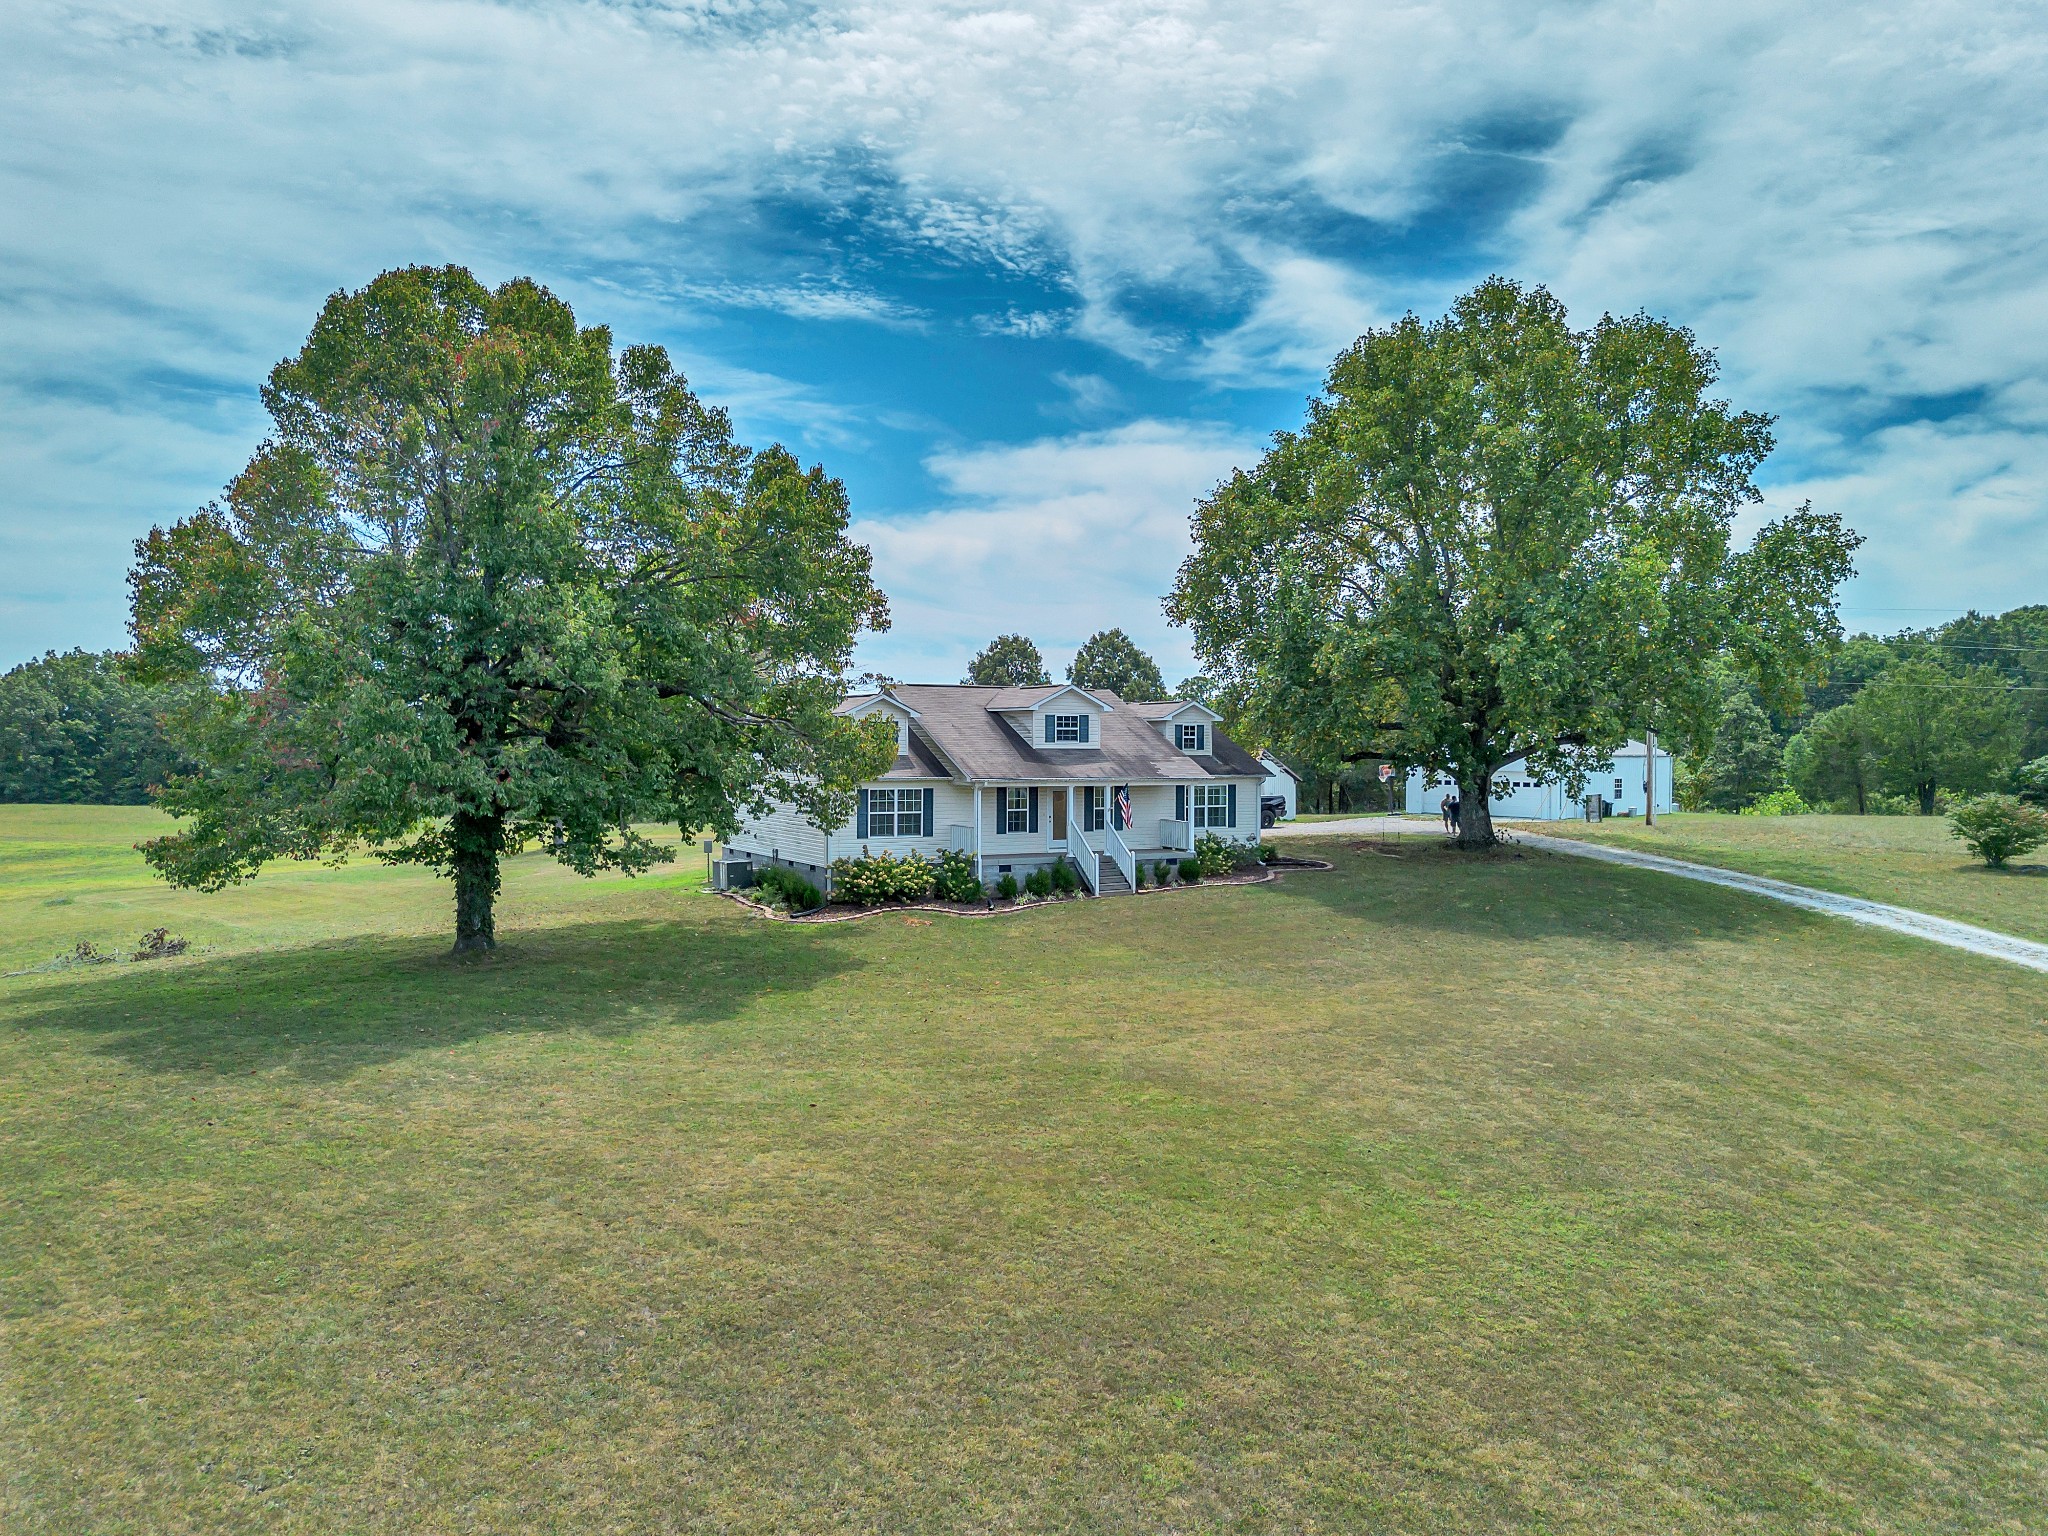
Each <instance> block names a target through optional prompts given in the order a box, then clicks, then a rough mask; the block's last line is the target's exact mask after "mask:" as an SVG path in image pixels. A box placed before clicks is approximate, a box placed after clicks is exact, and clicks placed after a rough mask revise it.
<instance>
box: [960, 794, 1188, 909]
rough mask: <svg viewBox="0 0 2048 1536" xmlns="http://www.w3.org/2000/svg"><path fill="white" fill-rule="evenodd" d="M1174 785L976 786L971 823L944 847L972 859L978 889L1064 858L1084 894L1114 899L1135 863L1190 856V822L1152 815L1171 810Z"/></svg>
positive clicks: (1133, 879) (1133, 876)
mask: <svg viewBox="0 0 2048 1536" xmlns="http://www.w3.org/2000/svg"><path fill="white" fill-rule="evenodd" d="M1175 788H1176V786H1174V785H1171V784H1145V785H1120V786H1119V785H1087V784H1001V785H984V784H977V785H975V786H974V790H973V807H974V819H973V822H972V823H971V824H962V823H954V824H952V825H949V826H948V827H947V828H946V830H945V838H946V846H947V847H948V848H949V849H951V850H953V851H955V852H959V853H967V854H971V855H973V857H974V860H975V873H976V875H977V877H978V878H979V879H980V880H981V881H982V882H983V883H984V884H987V883H989V882H991V881H993V880H996V879H999V878H1000V877H1001V876H1002V875H1004V874H1014V875H1017V876H1018V877H1019V878H1020V879H1021V878H1023V877H1024V876H1025V875H1028V874H1029V873H1030V872H1031V871H1032V870H1035V869H1039V868H1042V867H1044V866H1047V865H1050V864H1052V863H1055V862H1056V861H1058V860H1061V859H1066V860H1069V861H1071V862H1072V863H1073V865H1074V866H1075V868H1076V869H1077V870H1078V871H1079V873H1080V876H1081V882H1082V884H1083V885H1084V886H1085V887H1086V888H1087V890H1088V892H1089V894H1090V895H1095V896H1106V895H1120V894H1123V893H1125V892H1128V891H1130V890H1132V889H1134V888H1135V886H1136V883H1137V866H1138V865H1139V864H1141V863H1142V864H1148V865H1149V864H1153V863H1157V862H1159V861H1161V860H1176V861H1177V860H1180V859H1184V858H1187V857H1188V856H1189V855H1190V854H1192V853H1193V852H1194V847H1195V838H1196V836H1197V835H1198V834H1197V831H1196V828H1195V825H1194V821H1193V819H1192V817H1191V816H1172V815H1160V814H1158V812H1160V811H1161V810H1170V809H1173V808H1174V790H1175ZM1126 806H1128V813H1127V815H1128V824H1125V823H1126V810H1125V807H1126ZM1218 830H1219V831H1222V830H1224V829H1222V828H1219V829H1218Z"/></svg>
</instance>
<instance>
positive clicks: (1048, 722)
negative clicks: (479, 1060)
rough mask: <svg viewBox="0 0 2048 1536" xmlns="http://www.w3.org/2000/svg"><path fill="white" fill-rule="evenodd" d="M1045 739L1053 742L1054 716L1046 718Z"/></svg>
mask: <svg viewBox="0 0 2048 1536" xmlns="http://www.w3.org/2000/svg"><path fill="white" fill-rule="evenodd" d="M1045 739H1046V740H1047V741H1051V740H1052V716H1051V715H1047V716H1046V717H1045Z"/></svg>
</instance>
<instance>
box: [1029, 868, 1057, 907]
mask: <svg viewBox="0 0 2048 1536" xmlns="http://www.w3.org/2000/svg"><path fill="white" fill-rule="evenodd" d="M1024 891H1025V894H1027V895H1030V896H1036V897H1037V898H1038V899H1039V900H1040V901H1044V900H1046V899H1047V898H1048V897H1050V896H1051V895H1052V873H1051V871H1049V870H1047V869H1045V868H1044V867H1043V866H1041V867H1039V868H1037V869H1034V870H1033V871H1031V873H1030V874H1028V875H1026V876H1025V877H1024Z"/></svg>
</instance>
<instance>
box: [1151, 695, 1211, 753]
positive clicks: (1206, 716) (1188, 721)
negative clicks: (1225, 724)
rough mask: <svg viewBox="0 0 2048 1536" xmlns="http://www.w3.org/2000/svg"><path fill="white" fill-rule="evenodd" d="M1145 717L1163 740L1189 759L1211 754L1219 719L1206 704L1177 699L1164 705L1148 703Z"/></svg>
mask: <svg viewBox="0 0 2048 1536" xmlns="http://www.w3.org/2000/svg"><path fill="white" fill-rule="evenodd" d="M1145 714H1146V715H1147V716H1148V717H1149V718H1150V719H1151V721H1152V723H1153V725H1155V726H1156V727H1158V729H1159V732H1160V734H1161V735H1163V736H1164V737H1165V738H1166V739H1167V741H1169V742H1170V743H1172V744H1173V745H1174V746H1175V747H1177V748H1178V749H1179V750H1181V751H1182V752H1185V753H1187V754H1188V755H1189V756H1191V757H1208V756H1210V755H1212V754H1213V753H1214V751H1215V734H1216V732H1215V727H1216V723H1217V722H1218V721H1220V720H1221V719H1222V718H1223V717H1222V716H1221V715H1219V714H1217V713H1216V711H1215V710H1213V709H1211V708H1210V707H1209V706H1208V705H1206V704H1197V703H1195V702H1194V701H1193V700H1189V701H1187V702H1185V703H1183V702H1180V701H1178V700H1174V701H1170V702H1169V703H1167V704H1165V705H1158V704H1148V705H1146V706H1145Z"/></svg>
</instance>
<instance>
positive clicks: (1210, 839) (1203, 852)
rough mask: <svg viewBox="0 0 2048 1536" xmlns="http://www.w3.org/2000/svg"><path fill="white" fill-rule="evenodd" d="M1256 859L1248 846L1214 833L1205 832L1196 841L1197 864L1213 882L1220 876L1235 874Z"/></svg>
mask: <svg viewBox="0 0 2048 1536" xmlns="http://www.w3.org/2000/svg"><path fill="white" fill-rule="evenodd" d="M1256 857H1257V855H1255V854H1254V853H1253V852H1252V850H1251V848H1250V846H1249V845H1248V844H1245V843H1237V842H1232V841H1231V840H1230V839H1229V838H1227V837H1218V836H1217V835H1216V834H1215V833H1214V832H1204V833H1203V834H1202V835H1201V836H1200V837H1198V838H1196V839H1195V863H1196V864H1197V865H1199V866H1200V867H1201V871H1202V873H1203V874H1204V875H1205V876H1207V877H1208V878H1210V879H1212V880H1213V879H1214V878H1216V876H1218V875H1229V874H1235V873H1236V872H1237V871H1238V870H1240V869H1242V868H1243V867H1244V866H1245V865H1247V864H1250V863H1252V862H1253V861H1254V860H1255V859H1256Z"/></svg>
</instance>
